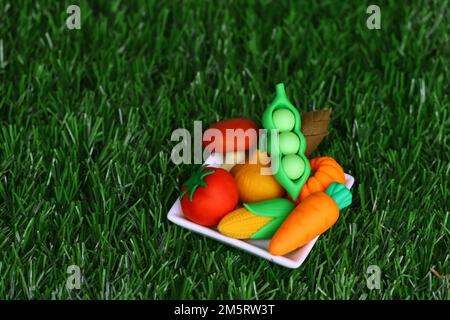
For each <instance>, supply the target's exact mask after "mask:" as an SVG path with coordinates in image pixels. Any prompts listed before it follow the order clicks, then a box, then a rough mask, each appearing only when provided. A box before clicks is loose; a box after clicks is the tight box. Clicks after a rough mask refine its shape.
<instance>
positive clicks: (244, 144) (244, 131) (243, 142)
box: [202, 118, 259, 171]
mask: <svg viewBox="0 0 450 320" xmlns="http://www.w3.org/2000/svg"><path fill="white" fill-rule="evenodd" d="M258 129H259V126H258V125H257V124H256V123H255V122H254V121H252V120H250V119H246V118H233V119H227V120H222V121H219V122H216V123H214V124H213V125H211V126H210V127H209V128H208V129H206V130H205V132H204V134H203V139H202V145H203V147H204V148H213V149H214V150H210V151H214V152H218V153H222V157H223V162H224V166H223V167H222V169H225V170H227V171H229V170H230V169H231V168H232V167H233V166H234V165H235V164H237V163H243V162H244V161H245V151H246V150H249V149H252V148H256V145H257V140H258ZM214 130H218V133H220V139H219V138H218V137H217V136H216V135H215V132H214ZM227 130H229V133H228V134H227ZM238 130H241V132H239V131H238Z"/></svg>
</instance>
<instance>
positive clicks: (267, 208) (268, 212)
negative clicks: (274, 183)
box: [217, 198, 295, 239]
mask: <svg viewBox="0 0 450 320" xmlns="http://www.w3.org/2000/svg"><path fill="white" fill-rule="evenodd" d="M294 207H295V206H294V205H293V204H292V202H290V201H289V200H287V199H283V198H281V199H270V200H265V201H261V202H255V203H244V208H239V209H236V210H234V211H233V212H231V213H229V214H227V215H226V216H225V217H223V219H222V220H221V221H220V223H219V225H218V227H217V228H218V230H219V232H220V233H223V234H224V235H226V236H229V237H232V238H236V239H247V238H251V239H267V238H271V237H272V236H273V235H274V233H275V232H276V231H277V229H278V228H279V227H280V225H281V224H282V223H283V221H284V219H286V217H287V216H288V215H289V213H290V212H291V211H292V210H293V209H294Z"/></svg>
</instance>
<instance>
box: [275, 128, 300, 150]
mask: <svg viewBox="0 0 450 320" xmlns="http://www.w3.org/2000/svg"><path fill="white" fill-rule="evenodd" d="M299 148H300V139H299V138H298V137H297V135H296V134H295V133H293V132H283V133H281V134H280V151H281V153H282V154H285V155H286V154H295V153H297V151H298V149H299Z"/></svg>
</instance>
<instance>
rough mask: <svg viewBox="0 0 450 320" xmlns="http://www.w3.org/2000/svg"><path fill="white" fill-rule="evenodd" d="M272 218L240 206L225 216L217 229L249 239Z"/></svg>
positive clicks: (238, 237) (236, 237) (236, 236)
mask: <svg viewBox="0 0 450 320" xmlns="http://www.w3.org/2000/svg"><path fill="white" fill-rule="evenodd" d="M272 220H273V218H267V217H261V216H258V215H256V214H253V213H251V212H250V211H248V210H247V209H245V208H239V209H236V210H234V211H232V212H230V213H229V214H227V215H226V216H225V217H223V218H222V220H221V221H220V223H219V225H218V226H217V229H219V232H220V233H222V234H224V235H226V236H228V237H231V238H235V239H247V238H250V237H251V236H252V235H253V234H254V233H255V232H256V231H258V230H259V229H260V228H261V227H263V226H265V225H266V224H267V223H269V222H270V221H272Z"/></svg>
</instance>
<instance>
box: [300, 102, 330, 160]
mask: <svg viewBox="0 0 450 320" xmlns="http://www.w3.org/2000/svg"><path fill="white" fill-rule="evenodd" d="M331 111H332V109H331V108H329V109H324V110H313V111H309V112H304V113H302V115H301V117H302V127H301V128H302V129H301V130H302V133H303V135H304V136H305V139H306V151H305V155H306V156H307V157H308V156H309V155H310V154H311V153H313V152H314V150H316V148H317V146H318V145H319V144H320V143H321V142H322V140H323V138H325V137H326V136H327V135H328V125H329V123H330V117H331Z"/></svg>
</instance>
